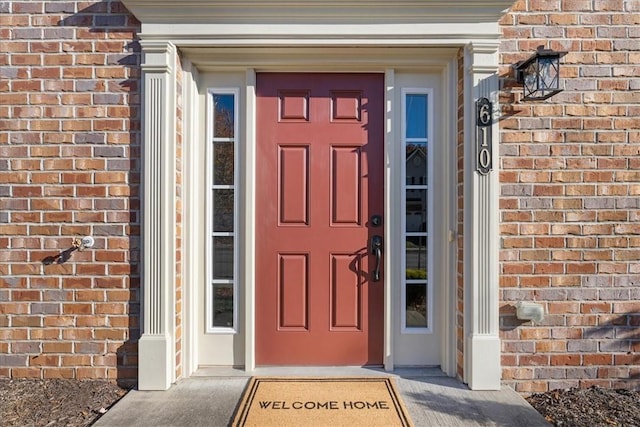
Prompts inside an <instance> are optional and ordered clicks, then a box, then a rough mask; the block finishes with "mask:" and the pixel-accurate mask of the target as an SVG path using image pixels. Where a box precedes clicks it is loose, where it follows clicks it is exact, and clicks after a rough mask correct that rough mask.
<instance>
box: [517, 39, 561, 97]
mask: <svg viewBox="0 0 640 427" xmlns="http://www.w3.org/2000/svg"><path fill="white" fill-rule="evenodd" d="M566 54H567V52H556V51H554V50H551V49H545V48H544V46H539V47H538V50H537V51H536V53H535V54H533V56H531V57H530V58H529V59H527V60H525V61H521V62H518V63H517V64H515V69H516V79H517V81H518V83H520V84H522V85H523V87H524V97H523V100H525V101H542V100H544V99H547V98H550V97H552V96H553V95H555V94H556V93H560V92H562V89H560V58H562V57H563V56H565V55H566Z"/></svg>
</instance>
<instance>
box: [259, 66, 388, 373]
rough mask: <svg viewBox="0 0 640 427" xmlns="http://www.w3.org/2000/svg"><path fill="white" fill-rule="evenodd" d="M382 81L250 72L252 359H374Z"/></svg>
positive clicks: (379, 332) (378, 312) (379, 297)
mask: <svg viewBox="0 0 640 427" xmlns="http://www.w3.org/2000/svg"><path fill="white" fill-rule="evenodd" d="M383 82H384V78H383V75H381V74H266V73H265V74H258V75H257V110H256V111H257V159H258V161H257V166H256V168H257V170H256V172H257V174H256V176H257V184H256V187H257V195H256V214H257V216H256V256H257V259H256V363H257V364H258V365H283V364H286V365H380V364H382V349H383V312H384V311H383V310H384V301H383V296H384V288H383V282H382V280H380V281H373V280H372V278H373V270H374V269H375V265H376V264H375V263H376V259H375V257H374V256H372V255H370V251H369V242H370V240H371V237H372V235H374V234H375V235H384V230H383V228H382V227H381V226H379V227H377V228H374V229H371V230H370V229H369V218H370V217H371V216H372V215H376V214H378V215H380V214H382V213H383V208H384V205H383V200H384V199H383V195H384V175H383V166H384V164H383V158H384V155H383V150H384V146H383V113H384V111H383V105H384V104H383V99H384V92H383ZM381 277H384V276H383V274H381Z"/></svg>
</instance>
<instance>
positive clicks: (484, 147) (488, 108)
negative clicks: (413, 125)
mask: <svg viewBox="0 0 640 427" xmlns="http://www.w3.org/2000/svg"><path fill="white" fill-rule="evenodd" d="M476 111H477V116H476V159H477V165H476V170H477V171H478V172H479V173H480V174H481V175H486V174H488V173H489V171H491V169H492V167H493V158H492V155H491V153H492V152H493V150H492V140H491V124H492V117H491V114H492V112H493V106H492V105H491V101H489V100H488V99H487V98H480V99H478V101H476Z"/></svg>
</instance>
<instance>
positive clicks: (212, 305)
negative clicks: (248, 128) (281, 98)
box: [205, 88, 239, 333]
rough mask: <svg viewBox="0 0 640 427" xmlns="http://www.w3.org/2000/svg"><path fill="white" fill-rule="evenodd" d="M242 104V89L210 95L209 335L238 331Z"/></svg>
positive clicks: (207, 296)
mask: <svg viewBox="0 0 640 427" xmlns="http://www.w3.org/2000/svg"><path fill="white" fill-rule="evenodd" d="M238 98H239V90H238V89H230V88H222V89H209V91H208V99H207V104H208V111H209V113H208V116H207V117H208V119H209V121H208V123H207V147H206V148H207V177H206V179H207V188H209V193H208V197H207V218H208V219H207V236H209V237H208V238H207V257H206V259H207V260H208V262H207V279H206V280H207V282H206V283H207V290H206V302H205V304H206V310H205V311H206V332H207V333H236V332H237V330H238V280H237V279H238V244H237V243H238V241H237V230H238V218H237V212H238V192H237V183H238V128H239V126H238ZM216 103H218V105H216ZM223 113H225V114H226V116H225V117H222V115H223ZM221 132H222V133H226V134H225V135H222V136H221V135H220V133H221ZM225 144H227V145H229V146H227V147H226V149H227V151H226V152H225V151H224V150H222V149H221V147H224V145H225ZM229 148H231V155H229V154H230V153H229V150H228V149H229ZM216 156H219V157H220V158H216ZM225 156H226V157H225ZM229 168H231V169H230V170H229ZM220 170H221V171H222V172H220ZM216 180H218V182H216ZM220 180H223V181H225V182H222V183H220V182H219V181H220ZM216 201H217V202H218V203H217V206H216Z"/></svg>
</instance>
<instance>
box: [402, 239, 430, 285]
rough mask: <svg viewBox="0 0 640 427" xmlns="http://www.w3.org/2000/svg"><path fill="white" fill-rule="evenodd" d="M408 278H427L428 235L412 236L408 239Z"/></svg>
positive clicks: (406, 274)
mask: <svg viewBox="0 0 640 427" xmlns="http://www.w3.org/2000/svg"><path fill="white" fill-rule="evenodd" d="M406 260H407V268H406V272H405V277H406V279H407V280H426V278H427V237H426V236H410V237H407V240H406Z"/></svg>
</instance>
